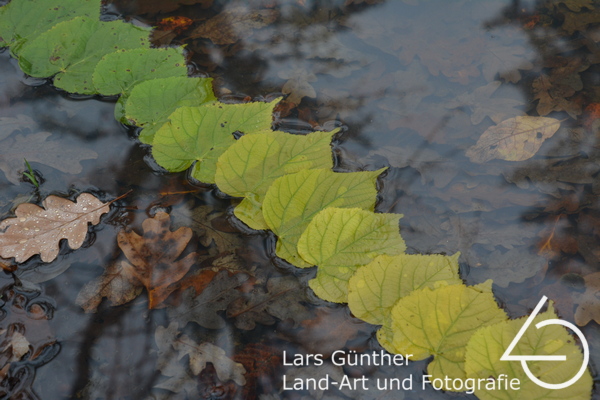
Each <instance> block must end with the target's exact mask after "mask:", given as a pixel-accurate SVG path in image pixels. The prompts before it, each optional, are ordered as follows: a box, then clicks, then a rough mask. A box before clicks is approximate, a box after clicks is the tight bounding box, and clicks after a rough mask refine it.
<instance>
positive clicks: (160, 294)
mask: <svg viewBox="0 0 600 400" xmlns="http://www.w3.org/2000/svg"><path fill="white" fill-rule="evenodd" d="M170 225H171V219H170V217H169V214H167V213H164V212H158V213H156V215H155V216H154V218H148V219H146V220H145V221H144V222H143V223H142V228H143V230H144V234H143V236H140V235H138V234H137V233H135V232H133V231H131V232H125V231H121V232H119V235H118V237H117V241H118V243H119V247H120V248H121V250H123V253H125V256H126V257H127V259H128V260H129V262H130V263H131V264H128V263H124V264H123V272H125V273H126V274H127V275H132V276H135V277H136V278H137V279H138V280H139V281H140V282H141V283H142V284H143V285H144V286H145V287H146V289H147V290H148V298H149V305H148V308H154V307H156V305H158V304H160V303H161V302H162V301H164V300H165V299H166V298H167V297H168V296H169V294H171V292H172V291H173V290H175V289H176V286H175V285H173V286H171V285H172V284H173V283H175V282H177V281H179V280H180V279H181V278H183V276H184V275H185V274H187V272H188V271H189V269H190V267H191V266H192V265H193V264H194V262H195V260H196V253H191V254H188V255H187V256H185V257H184V258H182V259H180V260H177V258H178V257H179V256H180V255H181V253H182V252H183V250H184V249H185V248H186V246H187V245H188V243H189V241H190V239H191V238H192V230H191V229H190V228H186V227H181V228H179V229H177V230H176V231H175V232H171V231H170V230H169V226H170Z"/></svg>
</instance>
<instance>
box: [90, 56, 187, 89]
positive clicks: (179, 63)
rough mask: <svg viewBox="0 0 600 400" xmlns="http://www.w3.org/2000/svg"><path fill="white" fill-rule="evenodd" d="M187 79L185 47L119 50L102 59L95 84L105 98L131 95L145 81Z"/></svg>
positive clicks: (94, 76)
mask: <svg viewBox="0 0 600 400" xmlns="http://www.w3.org/2000/svg"><path fill="white" fill-rule="evenodd" d="M173 76H182V77H183V76H187V65H186V62H185V58H184V57H183V48H181V47H176V48H174V47H169V48H163V49H147V48H139V49H133V50H118V51H116V52H114V53H110V54H107V55H105V56H104V57H102V59H101V60H100V62H98V64H97V65H96V69H95V70H94V75H93V81H94V86H95V87H96V89H97V91H98V93H100V94H102V95H104V96H112V95H117V94H127V93H129V92H130V91H131V90H132V89H133V87H134V86H135V85H137V84H139V83H141V82H143V81H146V80H149V79H157V78H169V77H173Z"/></svg>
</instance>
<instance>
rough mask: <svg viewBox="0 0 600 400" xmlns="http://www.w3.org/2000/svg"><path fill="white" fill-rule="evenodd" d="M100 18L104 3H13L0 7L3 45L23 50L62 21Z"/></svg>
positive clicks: (62, 0)
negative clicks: (27, 44) (23, 47)
mask: <svg viewBox="0 0 600 400" xmlns="http://www.w3.org/2000/svg"><path fill="white" fill-rule="evenodd" d="M77 16H86V17H90V18H92V19H98V18H100V0H13V1H11V2H10V3H8V4H7V5H5V6H3V7H1V8H0V46H2V47H4V46H11V51H12V53H13V54H16V55H18V54H19V49H20V47H21V46H22V45H23V44H25V43H26V42H27V41H28V40H29V39H33V38H35V37H36V36H37V35H39V34H41V33H42V32H45V31H47V30H48V29H50V28H52V27H53V26H54V25H56V24H58V23H59V22H62V21H67V20H70V19H71V18H74V17H77Z"/></svg>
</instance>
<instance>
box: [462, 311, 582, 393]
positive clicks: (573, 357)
mask: <svg viewBox="0 0 600 400" xmlns="http://www.w3.org/2000/svg"><path fill="white" fill-rule="evenodd" d="M557 318H558V316H557V315H556V313H555V312H554V309H553V308H552V306H550V307H549V309H548V311H546V312H545V313H541V314H538V315H537V316H536V317H535V318H534V319H533V322H532V323H531V326H530V327H529V328H528V329H527V330H526V331H525V333H524V335H523V336H522V337H521V338H520V340H519V342H518V343H517V345H516V346H515V348H514V350H513V351H512V352H511V354H512V355H523V356H549V355H561V356H562V355H564V356H566V360H564V361H547V360H543V361H527V366H528V367H529V369H530V370H531V371H532V372H533V373H534V374H535V376H536V377H537V378H538V379H540V380H541V381H543V382H546V383H550V384H552V383H554V384H557V383H563V382H566V381H567V380H569V379H570V378H571V377H573V376H574V375H575V374H576V373H577V371H579V368H580V367H581V365H582V362H583V356H582V354H581V349H580V348H579V346H577V345H576V344H575V340H574V339H573V337H572V336H571V335H570V334H569V332H568V331H567V330H566V329H565V328H564V327H563V326H559V325H554V324H553V325H547V326H544V327H542V328H539V329H537V328H536V327H535V325H536V324H537V323H539V322H542V321H545V320H548V319H557ZM525 320H526V317H523V318H519V319H516V320H510V321H503V322H500V323H498V324H494V325H491V326H486V327H484V328H481V329H479V330H477V332H475V334H474V335H473V336H472V337H471V339H470V340H469V343H468V345H467V351H466V362H465V371H466V373H467V377H468V378H474V379H486V380H488V379H491V380H493V381H496V382H498V384H497V385H496V386H497V387H496V389H495V390H490V391H488V390H486V386H485V385H482V387H481V388H480V389H477V388H476V389H475V394H476V395H477V397H478V398H480V399H482V400H488V399H506V400H518V399H523V400H525V399H569V400H571V399H580V400H584V399H590V398H591V392H592V385H593V381H592V377H591V375H590V373H589V370H588V371H586V372H585V373H584V375H583V376H582V377H581V378H580V379H579V380H578V381H577V382H576V383H574V384H573V385H571V386H569V387H567V388H565V389H546V388H543V387H541V386H539V385H538V384H537V383H535V382H532V381H531V380H530V379H529V377H528V376H527V375H526V374H525V371H524V370H523V366H522V365H521V362H520V361H500V357H501V356H502V355H503V354H504V352H505V351H506V349H507V348H508V346H509V345H510V343H511V342H512V341H513V340H514V339H515V337H516V336H517V334H518V333H519V330H520V329H521V327H522V326H523V324H524V323H525ZM501 374H505V375H507V376H505V377H504V378H505V379H506V381H510V380H512V379H518V380H519V382H520V385H519V389H518V390H511V389H510V388H507V389H505V386H504V385H500V381H498V378H499V376H500V375H501Z"/></svg>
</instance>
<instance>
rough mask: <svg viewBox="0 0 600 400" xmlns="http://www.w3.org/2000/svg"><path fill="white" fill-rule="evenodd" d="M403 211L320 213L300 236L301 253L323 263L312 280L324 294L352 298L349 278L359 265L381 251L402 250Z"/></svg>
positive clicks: (338, 298)
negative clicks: (395, 212)
mask: <svg viewBox="0 0 600 400" xmlns="http://www.w3.org/2000/svg"><path fill="white" fill-rule="evenodd" d="M401 217H402V215H400V214H375V213H373V212H372V211H365V210H361V209H360V208H333V207H331V208H326V209H325V210H323V211H321V212H320V213H319V214H317V215H316V216H315V217H314V218H313V219H312V221H311V222H310V223H309V224H308V226H307V227H306V230H305V231H304V232H303V233H302V235H301V236H300V239H299V240H298V253H299V254H300V256H302V258H303V259H304V260H305V261H306V262H308V263H309V264H314V265H317V266H318V267H319V270H318V272H317V277H316V278H315V279H313V280H311V281H310V282H309V284H310V287H311V288H312V289H313V290H314V291H315V293H316V294H317V296H319V297H320V298H322V299H324V300H327V301H333V302H336V303H343V302H346V301H347V300H348V280H349V279H350V277H352V275H353V274H354V272H355V271H356V269H357V268H358V267H359V266H361V265H364V264H367V263H369V262H370V261H371V260H372V259H373V258H375V257H377V256H378V255H381V254H388V255H395V254H401V253H403V252H404V250H405V249H406V245H405V244H404V240H402V238H401V237H400V232H399V229H400V228H399V226H398V221H399V220H400V218H401Z"/></svg>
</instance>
